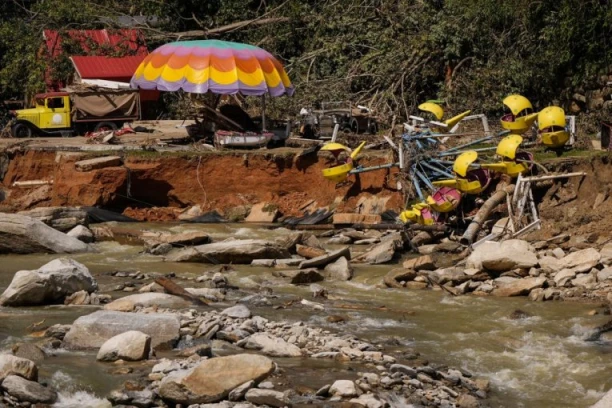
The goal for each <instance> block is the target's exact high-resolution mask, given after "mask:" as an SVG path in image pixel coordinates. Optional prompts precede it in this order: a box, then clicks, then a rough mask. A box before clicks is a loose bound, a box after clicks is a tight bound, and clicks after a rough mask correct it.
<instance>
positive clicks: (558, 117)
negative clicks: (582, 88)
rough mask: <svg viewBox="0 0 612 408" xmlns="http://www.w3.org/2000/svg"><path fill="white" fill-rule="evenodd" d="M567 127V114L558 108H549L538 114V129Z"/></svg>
mask: <svg viewBox="0 0 612 408" xmlns="http://www.w3.org/2000/svg"><path fill="white" fill-rule="evenodd" d="M554 126H556V127H562V128H564V127H565V112H564V111H563V109H561V108H560V107H558V106H549V107H547V108H544V109H542V110H541V111H540V113H538V129H540V130H544V129H547V128H551V127H554Z"/></svg>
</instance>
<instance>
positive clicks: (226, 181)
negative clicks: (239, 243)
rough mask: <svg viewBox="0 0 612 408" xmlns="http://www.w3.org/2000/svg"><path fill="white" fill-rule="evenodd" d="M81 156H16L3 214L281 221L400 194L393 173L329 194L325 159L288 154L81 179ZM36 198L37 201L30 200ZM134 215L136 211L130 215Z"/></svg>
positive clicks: (151, 161) (143, 166)
mask: <svg viewBox="0 0 612 408" xmlns="http://www.w3.org/2000/svg"><path fill="white" fill-rule="evenodd" d="M83 158H84V155H83V154H77V153H63V152H58V153H55V152H41V151H33V150H28V151H25V152H18V153H16V154H15V155H14V156H13V157H12V158H11V161H10V164H9V166H8V170H7V172H6V175H5V177H4V180H3V185H4V187H5V189H7V190H9V194H8V198H7V199H6V200H5V201H4V202H3V203H2V204H3V206H4V207H5V208H6V209H10V210H13V211H17V210H23V209H26V208H27V207H34V206H43V205H45V206H48V205H53V206H72V205H75V206H76V205H96V206H103V207H107V208H111V209H115V210H120V211H124V210H125V209H127V208H128V207H132V210H128V213H129V214H130V215H131V216H140V218H147V219H172V218H174V215H175V214H176V213H177V211H175V210H173V209H170V210H167V209H164V210H162V209H155V210H151V208H152V207H173V208H185V207H188V206H191V205H195V204H199V205H201V206H202V208H203V209H206V210H213V209H217V210H220V211H225V210H227V209H229V208H232V207H236V206H239V205H244V204H253V203H257V202H262V201H266V202H270V203H273V204H276V205H277V206H278V207H279V209H280V211H281V212H282V213H283V214H285V215H298V214H301V211H299V209H300V208H301V207H302V206H304V205H305V204H307V203H308V202H309V201H311V200H314V201H316V205H317V206H319V207H321V206H327V205H331V204H333V203H334V202H335V203H336V204H337V205H338V207H339V208H340V209H341V210H344V209H346V210H347V211H354V210H355V206H356V204H357V202H358V201H359V199H360V198H361V197H362V196H370V195H377V196H379V197H389V200H388V202H387V208H391V209H399V208H400V207H401V204H402V199H401V193H400V192H398V191H397V190H396V189H395V184H396V183H395V180H394V178H393V177H392V174H394V173H395V170H390V171H388V170H380V171H375V172H370V173H364V174H361V175H360V176H359V177H357V178H355V177H354V176H352V177H351V181H352V182H349V183H344V184H343V185H342V186H336V185H335V184H334V183H332V182H329V181H327V180H325V179H323V177H322V176H321V170H322V169H324V168H326V167H328V166H329V163H328V159H327V158H323V157H318V156H316V155H308V156H302V157H299V156H297V155H296V154H293V153H286V154H282V155H279V154H273V153H248V154H242V153H237V154H211V153H206V154H202V155H183V156H178V155H173V154H170V155H164V156H162V155H157V154H146V155H143V154H134V155H129V154H128V155H126V156H125V157H124V164H123V165H122V166H119V167H107V168H103V169H98V170H93V171H88V172H80V171H77V170H76V168H75V162H76V161H78V160H82V159H83ZM384 162H386V159H385V158H384V157H376V158H370V159H367V158H366V159H364V160H362V164H364V165H375V164H381V163H384ZM31 180H47V181H51V180H52V181H53V184H52V185H49V186H39V187H28V188H24V187H21V188H17V187H13V183H14V182H15V181H31ZM33 196H37V198H36V199H32V197H33ZM133 208H137V209H138V210H137V211H134V210H133Z"/></svg>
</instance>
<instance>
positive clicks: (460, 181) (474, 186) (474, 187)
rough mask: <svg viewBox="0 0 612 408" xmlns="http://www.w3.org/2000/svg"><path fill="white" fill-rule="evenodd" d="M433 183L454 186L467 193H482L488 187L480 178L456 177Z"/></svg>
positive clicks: (439, 185)
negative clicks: (472, 179) (471, 179)
mask: <svg viewBox="0 0 612 408" xmlns="http://www.w3.org/2000/svg"><path fill="white" fill-rule="evenodd" d="M432 184H433V185H434V186H436V187H453V188H456V189H457V190H459V191H461V192H462V193H466V194H480V193H482V192H483V191H484V189H485V187H486V186H483V185H482V184H481V183H480V181H478V180H474V181H470V180H468V179H465V178H461V177H457V178H456V179H447V180H437V181H434V182H433V183H432Z"/></svg>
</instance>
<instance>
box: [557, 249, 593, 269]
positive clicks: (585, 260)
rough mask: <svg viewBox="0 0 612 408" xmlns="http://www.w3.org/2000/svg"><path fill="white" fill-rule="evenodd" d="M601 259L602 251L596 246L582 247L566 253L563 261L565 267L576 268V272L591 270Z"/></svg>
mask: <svg viewBox="0 0 612 408" xmlns="http://www.w3.org/2000/svg"><path fill="white" fill-rule="evenodd" d="M600 259H601V255H600V253H599V252H598V251H597V250H596V249H595V248H587V249H582V250H580V251H576V252H572V253H571V254H569V255H566V256H565V257H564V258H563V259H561V262H562V263H563V267H564V268H567V269H574V270H575V271H576V272H586V271H590V270H591V268H593V267H594V266H596V265H597V264H598V263H599V261H600Z"/></svg>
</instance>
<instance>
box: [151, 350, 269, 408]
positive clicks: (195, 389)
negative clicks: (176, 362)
mask: <svg viewBox="0 0 612 408" xmlns="http://www.w3.org/2000/svg"><path fill="white" fill-rule="evenodd" d="M273 371H274V363H273V362H272V360H270V359H269V358H267V357H264V356H259V355H256V354H237V355H233V356H228V357H215V358H211V359H209V360H204V361H203V362H201V363H199V364H198V365H197V366H196V367H194V368H193V369H190V370H181V371H177V372H173V373H171V374H170V375H168V376H166V377H164V379H163V380H162V382H161V384H160V387H159V392H158V394H159V395H160V396H161V397H162V399H164V400H165V401H171V402H174V403H179V404H184V405H189V404H203V403H211V402H217V401H220V400H222V399H224V398H226V397H227V396H228V394H229V393H230V391H232V390H233V389H235V388H236V387H238V386H240V385H242V384H244V383H246V382H249V381H253V382H255V383H257V382H259V381H262V380H263V379H265V378H266V377H268V376H269V375H270V374H271V373H272V372H273ZM261 391H263V390H261Z"/></svg>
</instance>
